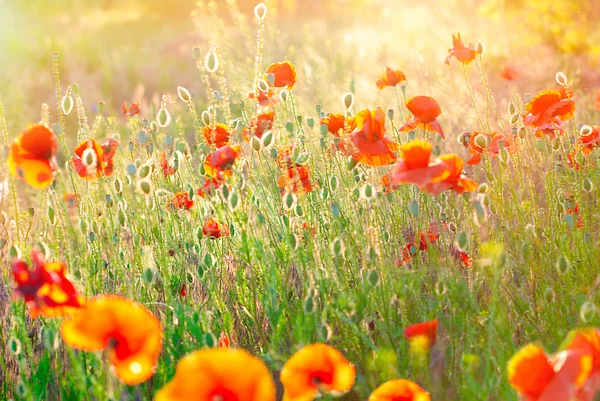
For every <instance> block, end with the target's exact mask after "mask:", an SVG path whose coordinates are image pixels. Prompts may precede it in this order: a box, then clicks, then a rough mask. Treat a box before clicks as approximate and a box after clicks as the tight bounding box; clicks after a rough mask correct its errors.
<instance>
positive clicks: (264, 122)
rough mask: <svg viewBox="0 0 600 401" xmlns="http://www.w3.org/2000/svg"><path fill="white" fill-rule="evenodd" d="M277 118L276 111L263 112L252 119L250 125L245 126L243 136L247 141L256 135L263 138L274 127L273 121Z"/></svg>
mask: <svg viewBox="0 0 600 401" xmlns="http://www.w3.org/2000/svg"><path fill="white" fill-rule="evenodd" d="M274 119H275V113H274V112H272V111H270V112H267V113H261V114H259V115H257V116H256V118H253V119H252V120H251V121H250V125H249V126H248V127H246V128H244V131H243V132H242V137H243V138H244V140H245V141H246V142H248V141H249V140H250V138H251V137H252V136H253V135H254V136H256V137H257V138H259V139H260V138H262V136H263V134H264V133H265V132H266V131H270V130H271V129H273V121H274Z"/></svg>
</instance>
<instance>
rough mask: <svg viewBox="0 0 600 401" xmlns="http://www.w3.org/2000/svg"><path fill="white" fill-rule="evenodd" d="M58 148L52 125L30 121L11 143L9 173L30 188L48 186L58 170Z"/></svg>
mask: <svg viewBox="0 0 600 401" xmlns="http://www.w3.org/2000/svg"><path fill="white" fill-rule="evenodd" d="M57 152H58V140H57V138H56V135H54V132H53V131H52V129H50V128H49V127H47V126H45V125H43V124H33V125H30V126H28V127H27V128H25V130H24V131H23V132H22V133H21V135H19V136H18V137H17V138H16V139H15V140H14V142H13V143H12V144H11V145H10V150H9V153H8V169H9V170H10V174H11V175H12V176H13V177H15V178H18V179H19V180H23V181H25V182H26V183H27V184H29V185H30V186H31V187H33V188H36V189H44V188H47V187H48V186H50V185H51V184H52V183H53V182H54V172H55V171H56V170H58V167H57V166H56V153H57Z"/></svg>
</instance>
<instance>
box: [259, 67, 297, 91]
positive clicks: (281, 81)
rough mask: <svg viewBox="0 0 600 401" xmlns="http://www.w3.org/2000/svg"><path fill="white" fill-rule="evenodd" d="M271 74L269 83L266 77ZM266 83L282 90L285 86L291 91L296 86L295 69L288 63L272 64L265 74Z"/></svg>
mask: <svg viewBox="0 0 600 401" xmlns="http://www.w3.org/2000/svg"><path fill="white" fill-rule="evenodd" d="M269 74H273V80H272V82H269V78H268V75H269ZM265 78H266V81H267V82H269V85H271V86H274V87H276V88H283V87H285V86H287V88H288V89H292V88H293V87H294V85H296V68H294V66H293V65H292V63H290V62H289V61H282V62H281V63H273V64H271V65H270V66H269V68H267V72H266V73H265Z"/></svg>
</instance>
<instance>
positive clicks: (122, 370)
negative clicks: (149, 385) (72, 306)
mask: <svg viewBox="0 0 600 401" xmlns="http://www.w3.org/2000/svg"><path fill="white" fill-rule="evenodd" d="M60 332H61V335H62V338H63V341H64V342H65V344H67V345H69V346H71V347H73V348H75V349H79V350H82V351H87V352H98V351H101V350H104V349H106V350H107V353H108V360H109V361H110V363H111V365H112V366H113V367H114V369H115V374H116V375H117V377H118V378H119V379H121V380H122V381H123V383H125V384H129V385H135V384H139V383H142V382H144V381H146V380H148V379H149V378H150V377H151V376H152V375H153V374H154V372H155V370H156V365H157V362H158V357H159V355H160V351H161V348H162V328H161V326H160V322H159V321H158V319H157V318H156V316H154V315H153V314H152V313H151V312H150V311H149V310H148V309H146V308H145V307H144V306H142V305H141V304H139V303H137V302H134V301H130V300H128V299H125V298H121V297H117V296H114V295H110V296H99V297H95V298H93V299H91V300H89V301H88V303H87V304H86V305H85V307H83V308H81V310H80V312H79V313H78V314H76V315H75V316H73V317H72V318H70V319H68V320H65V321H64V323H63V324H62V326H61V328H60Z"/></svg>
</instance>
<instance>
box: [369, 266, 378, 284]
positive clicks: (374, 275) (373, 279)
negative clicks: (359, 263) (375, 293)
mask: <svg viewBox="0 0 600 401" xmlns="http://www.w3.org/2000/svg"><path fill="white" fill-rule="evenodd" d="M367 281H368V282H369V284H371V287H375V286H377V284H379V273H378V272H377V270H375V269H373V270H371V271H370V272H369V274H367Z"/></svg>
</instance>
